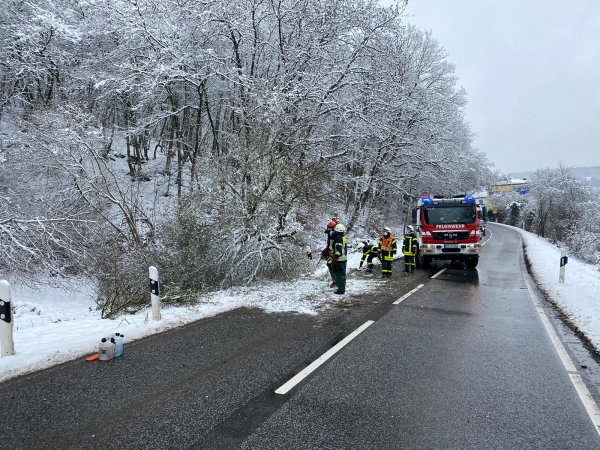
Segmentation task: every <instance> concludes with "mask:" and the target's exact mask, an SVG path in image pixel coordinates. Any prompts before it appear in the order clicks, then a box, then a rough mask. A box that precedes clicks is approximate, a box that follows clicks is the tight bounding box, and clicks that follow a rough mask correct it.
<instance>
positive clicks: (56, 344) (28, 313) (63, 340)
mask: <svg viewBox="0 0 600 450" xmlns="http://www.w3.org/2000/svg"><path fill="white" fill-rule="evenodd" d="M515 229H516V230H518V231H519V232H520V233H521V235H522V236H523V239H524V241H525V243H526V252H527V256H528V258H529V260H530V262H531V265H532V270H533V273H534V276H535V278H536V281H537V283H538V284H539V285H540V286H541V287H542V288H543V289H544V290H545V291H546V292H547V293H548V294H549V295H550V296H551V297H552V299H553V301H555V302H556V304H558V305H559V306H560V307H561V308H562V309H563V311H564V312H565V313H566V314H567V315H568V316H569V317H570V318H571V320H572V321H573V323H575V324H576V325H577V326H578V327H579V329H580V330H581V331H582V332H583V333H584V334H585V335H586V336H587V337H588V338H589V339H590V340H591V342H592V343H593V344H594V345H595V346H596V348H599V349H600V298H598V297H600V272H599V271H598V270H597V269H595V268H594V267H593V266H591V265H589V264H585V263H582V262H580V261H577V260H576V259H575V258H569V263H568V265H567V271H566V277H565V283H564V284H560V283H559V282H558V274H559V264H558V261H559V258H560V249H559V248H557V247H556V246H555V245H552V244H551V243H549V242H548V241H547V240H546V239H543V238H538V237H537V236H536V235H535V234H532V233H528V232H526V231H523V230H520V229H518V228H515ZM492 238H493V237H492ZM359 260H360V254H359V253H352V254H350V255H349V261H348V268H355V267H358V262H359ZM315 262H316V261H315ZM313 264H314V262H313ZM328 278H329V277H328V274H327V269H326V266H325V264H324V263H323V262H321V264H320V265H319V267H318V269H317V270H316V271H314V273H312V274H311V275H310V276H306V277H304V278H301V279H299V280H297V281H295V282H292V283H267V284H262V285H259V286H258V285H257V286H253V287H243V288H232V289H228V290H225V291H220V292H215V293H211V294H208V295H204V296H202V297H200V302H199V303H198V304H196V305H193V306H182V307H165V308H163V309H162V311H161V313H162V319H161V320H160V321H153V320H152V319H151V312H150V311H149V310H145V311H141V312H139V313H137V314H135V315H131V316H121V317H118V318H117V319H114V320H110V319H101V318H100V313H99V312H98V311H96V309H95V303H94V300H93V299H94V292H95V291H94V289H93V287H94V286H93V285H92V284H90V283H89V282H88V283H85V282H83V281H81V280H80V282H79V283H78V284H76V285H73V286H72V287H71V288H70V289H65V288H60V289H59V288H52V287H47V286H44V287H41V288H37V289H34V288H31V287H25V286H18V285H15V283H13V286H12V306H13V307H14V309H15V318H14V343H15V351H16V354H15V355H12V356H6V357H0V382H2V381H4V380H7V379H9V378H12V377H15V376H17V375H21V374H24V373H28V372H32V371H35V370H39V369H43V368H46V367H50V366H52V365H55V364H58V363H61V362H64V361H68V360H72V359H74V358H79V357H83V356H85V355H89V354H92V353H95V352H96V351H97V346H98V342H99V341H100V339H101V338H102V337H105V336H110V335H112V334H114V333H116V332H120V333H122V334H124V335H125V353H127V343H128V342H131V341H133V340H135V339H139V338H142V337H144V336H148V335H151V334H154V333H158V332H161V331H164V330H168V329H171V328H175V327H178V326H181V325H184V324H187V323H190V322H193V321H196V320H199V319H202V318H205V317H210V316H214V315H216V314H219V313H222V312H225V311H230V310H233V309H235V308H239V307H250V308H261V309H263V310H265V311H267V312H296V313H299V314H318V312H319V311H322V310H324V309H326V308H328V307H331V305H332V304H334V303H335V302H339V301H343V299H344V298H345V296H337V295H334V294H333V290H332V289H330V288H329V287H328V281H327V280H328ZM9 281H10V280H9ZM379 283H380V281H378V280H376V279H372V280H369V279H357V278H353V277H352V276H350V277H349V281H348V285H347V289H346V293H347V294H348V295H352V294H363V293H367V292H371V291H373V290H375V289H376V287H377V285H378V284H379Z"/></svg>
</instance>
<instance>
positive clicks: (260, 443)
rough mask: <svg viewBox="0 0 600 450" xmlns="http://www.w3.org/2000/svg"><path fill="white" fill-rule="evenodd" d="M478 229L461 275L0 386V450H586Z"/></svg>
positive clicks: (537, 341)
mask: <svg viewBox="0 0 600 450" xmlns="http://www.w3.org/2000/svg"><path fill="white" fill-rule="evenodd" d="M490 230H491V231H492V233H493V237H492V238H491V239H489V238H488V237H486V240H487V243H486V244H485V247H484V248H483V251H482V257H481V262H480V265H479V267H478V268H477V270H476V271H466V270H464V268H462V267H447V268H444V270H443V271H441V270H440V269H441V267H437V268H434V269H433V270H431V271H429V272H426V271H418V273H417V274H415V275H410V276H409V275H407V274H402V273H401V272H400V270H399V267H398V265H397V266H396V268H395V271H394V275H393V277H392V279H390V280H381V279H380V278H375V279H372V283H374V284H376V285H378V286H379V287H378V290H377V292H376V293H372V294H368V295H347V296H344V297H343V298H342V299H339V298H336V299H335V300H332V299H331V298H332V297H336V296H333V295H329V294H328V293H325V291H321V293H316V294H315V295H325V296H328V297H327V298H329V299H330V301H331V302H333V304H332V307H331V308H328V309H327V310H326V311H324V312H323V313H322V314H320V315H318V316H307V315H303V314H293V313H286V314H267V313H264V312H262V311H259V310H248V309H238V310H235V311H231V312H228V313H225V314H220V315H218V316H215V317H211V318H208V319H204V320H201V321H198V322H196V323H193V324H189V325H187V326H184V327H181V328H179V329H176V330H171V331H169V332H165V333H161V334H158V335H154V336H149V337H148V338H145V339H142V340H139V341H136V342H131V343H128V344H127V345H126V351H125V356H124V357H123V358H119V359H117V360H113V361H109V362H106V363H103V364H100V363H85V362H84V361H83V359H78V360H75V361H71V362H68V363H65V364H62V365H60V366H56V367H53V368H51V369H48V370H43V371H40V372H36V373H33V374H30V375H26V376H23V377H19V378H16V379H13V380H9V381H8V382H5V383H0V423H2V424H3V427H0V449H5V448H6V449H11V450H12V449H27V450H30V449H38V448H46V449H65V448H73V449H81V448H94V449H165V448H168V449H185V448H198V449H229V448H235V449H237V448H248V449H288V448H294V449H296V448H298V449H306V448H308V449H313V448H314V449H346V448H348V449H349V448H356V449H396V448H402V449H405V448H408V449H412V448H414V449H422V448H439V449H489V448H502V449H522V448H540V449H598V448H600V439H599V437H598V433H597V432H596V429H595V428H594V425H593V423H592V420H591V419H590V417H589V414H588V410H587V409H586V406H585V405H584V404H583V403H582V401H581V400H580V397H579V395H578V392H577V391H576V389H575V386H576V385H577V381H578V378H577V376H578V374H577V370H576V369H575V368H574V367H571V369H570V370H569V371H567V370H566V369H565V366H564V364H563V362H562V360H561V358H560V357H559V356H558V354H557V352H556V350H555V347H554V345H553V342H552V341H551V339H550V338H549V337H548V334H547V332H546V329H545V327H544V323H543V321H542V320H541V318H540V317H541V316H540V315H539V314H538V311H537V309H536V307H535V306H534V303H533V301H532V299H531V298H530V295H529V292H528V289H527V286H526V278H524V275H523V274H524V267H523V262H522V249H521V242H520V238H519V235H518V234H517V233H516V232H514V231H511V230H510V229H508V228H503V227H500V226H495V227H494V226H490ZM434 275H436V276H435V278H431V277H432V276H434ZM358 276H361V277H368V278H372V277H371V276H370V275H365V274H364V273H357V272H356V269H352V270H351V272H350V280H349V283H352V279H353V277H358ZM324 289H325V286H324ZM411 292H412V293H411ZM408 293H410V295H407V294H408ZM395 303H396V304H395ZM365 324H368V325H365ZM355 330H361V331H362V332H360V333H357V334H355V333H353V331H355ZM350 336H353V337H354V338H353V339H352V340H350V341H349V339H348V338H349V337H350ZM348 341H349V342H348ZM341 342H347V345H345V346H343V347H340V349H339V351H337V353H335V354H333V353H332V352H331V350H333V349H335V348H336V347H338V345H339V344H340V343H341ZM321 355H328V356H330V357H329V358H328V359H327V360H326V361H324V359H325V358H320V356H321ZM315 360H320V361H321V362H323V364H321V365H319V366H318V367H317V366H316V365H315V366H314V371H313V372H312V373H310V374H309V375H308V376H307V377H306V378H304V379H302V380H300V381H299V382H298V384H295V385H294V386H292V387H290V388H289V390H288V389H283V390H280V389H281V388H282V386H285V385H287V381H289V380H290V379H292V378H293V377H294V375H296V374H297V373H299V372H302V369H304V368H306V367H310V366H311V363H312V362H313V361H315ZM571 380H573V381H571ZM277 392H284V393H277ZM587 406H588V407H589V405H587Z"/></svg>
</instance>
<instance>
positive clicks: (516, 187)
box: [488, 179, 529, 195]
mask: <svg viewBox="0 0 600 450" xmlns="http://www.w3.org/2000/svg"><path fill="white" fill-rule="evenodd" d="M511 191H515V192H516V193H517V194H520V195H525V194H527V193H529V182H528V181H527V180H526V179H522V180H510V181H508V182H506V183H498V184H493V185H491V186H488V194H489V195H494V194H502V193H506V192H511Z"/></svg>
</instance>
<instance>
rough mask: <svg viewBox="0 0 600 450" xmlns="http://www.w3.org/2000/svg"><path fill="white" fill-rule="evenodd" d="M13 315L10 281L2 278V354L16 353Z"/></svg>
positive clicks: (0, 335) (0, 333) (0, 291)
mask: <svg viewBox="0 0 600 450" xmlns="http://www.w3.org/2000/svg"><path fill="white" fill-rule="evenodd" d="M12 316H13V314H12V311H11V309H10V283H9V282H8V281H6V280H0V356H10V355H14V354H15V344H14V341H13V320H12Z"/></svg>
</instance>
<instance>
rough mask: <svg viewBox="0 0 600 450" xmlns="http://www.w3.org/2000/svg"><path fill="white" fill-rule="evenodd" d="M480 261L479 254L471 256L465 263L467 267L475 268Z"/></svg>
mask: <svg viewBox="0 0 600 450" xmlns="http://www.w3.org/2000/svg"><path fill="white" fill-rule="evenodd" d="M478 262H479V257H478V256H470V257H469V258H468V259H467V260H466V261H465V264H466V265H467V269H474V268H475V267H477V263H478Z"/></svg>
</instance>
